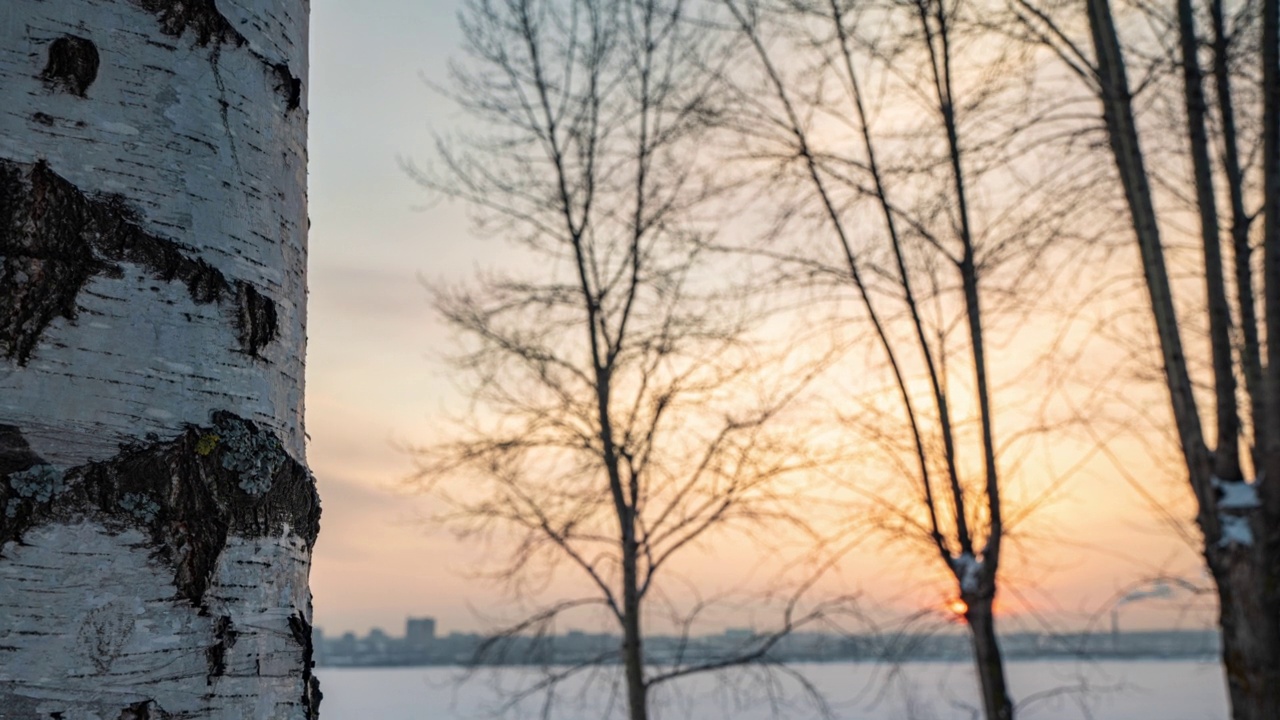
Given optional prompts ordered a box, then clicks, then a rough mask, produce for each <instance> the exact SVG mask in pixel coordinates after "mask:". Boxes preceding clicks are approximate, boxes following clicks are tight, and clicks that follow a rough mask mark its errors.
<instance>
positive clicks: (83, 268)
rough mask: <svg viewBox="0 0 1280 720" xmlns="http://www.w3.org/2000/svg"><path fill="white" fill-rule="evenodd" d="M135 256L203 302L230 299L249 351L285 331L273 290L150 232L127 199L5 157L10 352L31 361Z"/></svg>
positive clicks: (5, 327) (2, 338)
mask: <svg viewBox="0 0 1280 720" xmlns="http://www.w3.org/2000/svg"><path fill="white" fill-rule="evenodd" d="M125 262H127V263H131V264H134V265H137V266H139V267H142V268H144V269H145V270H146V271H147V272H148V273H150V274H151V275H152V276H153V277H155V278H156V279H157V280H161V281H164V282H181V283H183V284H184V285H186V287H187V291H188V294H189V295H190V296H191V299H192V300H193V301H194V302H196V303H198V304H218V305H225V306H228V309H229V310H230V311H232V312H234V315H233V316H232V318H231V322H232V323H234V324H235V326H236V328H237V330H238V333H237V334H238V338H237V340H238V343H239V347H238V348H237V350H239V351H240V352H243V353H245V354H248V355H251V356H253V357H255V358H261V357H262V348H263V347H264V346H265V345H266V344H268V343H270V342H271V341H272V340H274V339H275V337H276V322H277V318H276V309H275V303H274V302H273V301H272V300H271V299H270V298H268V297H266V296H265V295H263V294H262V293H260V292H258V290H257V289H256V288H254V287H252V286H251V285H249V284H248V283H245V282H242V281H232V280H229V279H227V278H226V277H225V276H224V275H223V274H222V273H221V272H220V271H218V270H217V269H216V268H214V267H213V266H212V265H210V264H208V263H207V262H205V261H204V260H201V259H199V258H196V257H194V252H193V251H192V250H191V249H190V248H187V247H184V246H182V245H180V244H178V243H176V242H173V241H171V240H166V239H164V238H159V237H156V236H154V235H151V234H148V233H147V232H145V231H143V230H142V228H141V227H140V226H139V223H138V222H137V219H136V217H135V215H134V213H132V212H131V211H130V210H129V209H128V208H127V207H125V205H124V204H123V203H122V202H121V201H120V200H119V199H118V198H115V197H110V196H91V195H87V194H85V193H84V192H82V191H80V190H79V189H78V188H76V187H75V186H74V185H72V184H71V183H70V182H68V181H67V180H66V179H64V178H62V177H61V176H59V175H58V174H57V173H55V172H53V170H51V169H50V168H49V166H48V165H46V164H45V163H43V162H38V163H34V164H24V163H15V162H11V161H8V160H0V356H4V357H6V358H8V359H10V360H14V361H16V362H17V363H18V364H20V365H24V364H26V363H27V361H28V360H29V359H30V358H31V353H32V352H33V351H34V350H35V348H36V346H37V345H38V344H39V341H40V338H41V336H42V335H43V333H44V332H45V330H46V329H47V328H48V326H49V324H50V323H52V322H53V320H54V319H55V318H57V317H64V318H66V319H68V320H75V318H76V309H77V305H76V301H77V298H78V297H79V295H80V293H81V291H82V290H83V289H84V287H85V286H86V285H87V284H88V283H89V281H90V280H91V279H92V278H94V277H95V276H98V275H106V276H118V275H119V274H120V272H121V268H120V266H119V263H125ZM246 298H247V299H246ZM233 304H234V305H233ZM246 306H247V307H248V309H247V310H246ZM246 328H247V329H246Z"/></svg>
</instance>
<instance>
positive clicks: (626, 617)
mask: <svg viewBox="0 0 1280 720" xmlns="http://www.w3.org/2000/svg"><path fill="white" fill-rule="evenodd" d="M624 543H626V544H628V545H629V547H627V548H626V549H625V550H624V553H625V554H624V556H623V570H622V574H623V580H622V582H623V586H624V587H623V618H622V660H623V664H624V665H625V669H626V678H627V705H628V708H629V711H630V715H629V716H628V717H630V719H631V720H649V693H648V687H647V686H646V683H645V677H644V646H643V642H644V638H643V636H642V635H641V633H640V592H639V587H640V586H639V575H638V572H637V567H636V560H637V552H638V548H637V546H636V543H635V540H634V539H633V538H627V539H625V540H624Z"/></svg>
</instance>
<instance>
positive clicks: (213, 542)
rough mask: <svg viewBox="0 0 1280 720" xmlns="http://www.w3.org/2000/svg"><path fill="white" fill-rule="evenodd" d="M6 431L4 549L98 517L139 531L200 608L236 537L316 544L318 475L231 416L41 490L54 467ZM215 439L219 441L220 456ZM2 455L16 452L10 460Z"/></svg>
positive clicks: (73, 471) (0, 500) (128, 451)
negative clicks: (62, 524) (49, 526)
mask: <svg viewBox="0 0 1280 720" xmlns="http://www.w3.org/2000/svg"><path fill="white" fill-rule="evenodd" d="M4 427H7V426H0V463H7V464H6V465H4V467H6V468H8V469H7V471H6V472H4V473H3V475H0V507H5V508H6V510H7V511H6V512H4V513H0V548H2V547H3V546H4V545H5V544H6V543H9V542H21V540H22V535H23V533H24V532H25V531H26V530H27V529H29V528H31V527H34V526H37V525H40V524H45V523H49V522H56V521H68V520H75V519H83V518H92V519H95V520H97V521H100V522H102V523H104V524H106V525H107V526H117V527H123V526H128V527H137V528H139V529H142V530H144V531H146V532H147V533H149V534H150V535H151V536H152V538H153V540H154V541H155V543H156V547H157V548H159V554H160V555H161V556H162V557H163V558H164V559H165V560H166V561H167V562H168V563H169V564H170V565H171V566H172V567H173V569H174V582H175V585H176V586H177V588H178V592H179V594H180V595H181V596H182V597H183V598H185V599H186V600H188V601H189V602H191V604H192V605H194V606H196V607H201V606H202V605H203V602H204V593H205V590H206V589H207V588H208V585H209V578H210V574H211V572H212V571H213V568H214V565H215V563H216V562H217V560H218V556H219V555H220V554H221V552H222V550H223V548H224V547H225V546H226V544H227V537H228V535H231V534H234V535H237V536H240V537H249V538H254V537H267V536H280V535H285V534H294V535H296V536H298V537H300V538H301V539H303V541H305V542H306V544H307V547H308V548H310V547H311V546H312V545H313V544H314V543H315V538H316V534H317V533H318V531H319V528H320V500H319V496H318V495H317V494H316V489H315V481H314V479H313V477H312V476H311V473H310V472H309V471H308V470H307V469H306V467H304V466H303V465H302V464H301V463H299V462H298V461H297V460H295V459H294V458H292V457H290V456H289V455H288V453H287V452H286V451H285V450H284V447H283V446H282V445H281V443H280V440H279V438H277V437H276V436H275V434H274V433H271V432H269V431H267V430H265V429H263V428H261V427H259V426H258V425H257V424H256V423H254V422H252V421H249V420H245V419H243V418H240V417H238V416H236V415H234V414H232V413H228V412H217V413H214V415H213V418H212V421H211V424H210V425H209V426H207V427H197V426H191V427H188V428H187V429H186V430H185V431H183V432H182V433H181V434H179V435H178V436H177V437H176V438H173V439H170V440H163V441H151V442H147V443H143V444H137V445H133V446H130V447H125V448H122V449H121V451H120V454H119V455H117V456H116V457H113V458H111V459H109V460H104V461H100V462H93V463H89V464H87V465H83V466H79V467H74V468H68V469H65V470H60V471H58V473H57V477H58V481H57V483H46V484H43V485H40V486H39V488H36V489H34V490H33V488H34V487H35V484H38V483H36V480H37V478H34V476H33V473H32V470H33V468H36V469H38V468H45V467H49V466H47V465H43V464H37V463H36V460H38V458H35V457H34V456H33V455H30V454H29V453H28V454H27V455H23V452H24V451H23V447H25V443H23V442H21V438H20V435H17V436H15V435H14V432H13V431H5V430H4ZM210 437H216V438H218V440H217V441H216V443H214V444H213V446H212V447H211V446H210V442H209V440H208V438H210ZM4 447H10V448H17V450H16V452H9V453H8V454H5V452H4V451H3V449H4ZM14 457H17V458H19V460H13V459H12V458H14ZM5 458H11V459H9V460H6V459H5ZM249 475H251V476H252V477H251V479H248V480H247V479H246V476H249ZM29 476H31V477H29ZM42 477H43V476H42ZM40 482H43V480H41V481H40ZM33 483H35V484H33ZM46 485H48V487H47V488H46ZM45 489H47V490H48V492H44V490H45ZM10 508H11V509H12V510H11V511H8V510H9V509H10ZM233 642H234V641H233Z"/></svg>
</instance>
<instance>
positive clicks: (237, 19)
mask: <svg viewBox="0 0 1280 720" xmlns="http://www.w3.org/2000/svg"><path fill="white" fill-rule="evenodd" d="M307 13H308V3H307V2H306V0H285V1H284V2H279V1H275V0H272V1H270V2H269V1H268V0H216V2H215V0H192V1H188V2H176V1H174V0H80V1H79V2H74V3H70V2H43V1H42V0H4V2H3V3H2V4H0V715H3V716H4V717H14V718H36V717H39V718H67V719H68V720H69V719H72V718H111V719H112V720H115V719H116V718H120V719H121V720H123V719H125V718H197V717H198V718H227V719H228V720H230V719H232V718H236V719H238V718H313V717H316V715H317V708H318V704H319V698H320V694H319V691H318V687H317V685H316V682H315V680H314V678H313V677H312V675H311V670H310V666H311V640H310V637H311V630H310V624H309V623H310V617H311V609H310V593H309V591H308V589H307V575H308V570H309V567H310V556H311V547H312V544H313V543H314V541H315V537H316V532H317V530H318V527H319V502H318V498H317V496H316V492H315V484H314V480H313V478H312V477H311V475H310V473H309V472H308V470H307V469H306V466H305V458H304V445H303V438H304V432H303V426H302V398H303V395H302V365H303V350H304V342H305V332H304V321H305V297H306V277H305V271H306V229H307V217H306V196H305V184H306V147H305V143H306V106H305V93H304V86H303V83H302V81H301V80H300V78H305V76H306V70H307Z"/></svg>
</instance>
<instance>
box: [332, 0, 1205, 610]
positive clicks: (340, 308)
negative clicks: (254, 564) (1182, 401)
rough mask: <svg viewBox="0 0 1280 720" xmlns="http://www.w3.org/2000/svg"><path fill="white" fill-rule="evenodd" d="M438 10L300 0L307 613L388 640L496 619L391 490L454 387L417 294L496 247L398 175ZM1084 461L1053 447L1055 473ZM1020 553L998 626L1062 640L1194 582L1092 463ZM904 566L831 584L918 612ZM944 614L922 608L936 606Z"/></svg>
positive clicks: (449, 19) (1127, 493)
mask: <svg viewBox="0 0 1280 720" xmlns="http://www.w3.org/2000/svg"><path fill="white" fill-rule="evenodd" d="M455 12H456V6H455V4H454V3H453V2H452V1H451V0H368V1H367V2H362V3H350V2H341V1H340V0H317V1H316V2H314V3H313V4H312V40H311V42H312V45H311V47H312V56H311V84H310V88H311V94H310V111H311V116H310V118H311V119H310V122H311V141H310V167H311V172H310V178H311V180H310V213H311V219H312V227H311V235H310V244H311V260H310V278H311V279H310V287H311V295H310V310H309V353H308V359H307V426H308V431H309V434H310V438H311V442H310V446H309V451H308V452H309V462H310V465H311V467H312V469H313V471H314V472H315V474H316V476H317V477H318V478H319V482H320V490H321V495H322V498H323V503H324V517H323V521H322V532H321V537H320V540H319V543H318V545H317V548H316V553H315V560H314V568H313V571H312V589H313V593H314V595H315V618H316V624H317V625H319V626H321V627H323V628H324V630H325V632H326V633H330V634H332V633H340V632H344V631H347V630H354V631H356V632H359V633H364V632H366V631H367V630H368V629H369V628H370V627H371V626H381V627H383V628H385V629H387V630H388V631H390V632H392V633H393V634H399V633H400V632H402V628H403V621H404V618H405V616H406V615H431V616H434V617H436V618H437V619H438V620H439V625H440V629H441V631H443V632H449V631H451V630H478V629H482V628H483V626H484V620H483V617H482V616H483V615H485V614H489V613H492V612H497V611H500V609H501V608H500V606H501V602H502V598H501V596H499V595H497V594H496V593H495V591H494V589H493V588H492V587H491V586H489V585H486V584H484V583H483V582H480V581H475V580H468V579H467V578H466V577H465V573H466V570H467V569H468V568H469V567H470V566H471V565H472V563H473V562H474V560H475V559H476V558H477V553H479V552H480V549H478V548H475V547H469V546H466V545H462V544H460V543H459V542H458V541H456V540H454V539H453V538H452V537H451V536H450V535H448V534H447V533H445V532H444V531H442V530H440V529H439V528H435V527H432V526H431V525H430V524H429V523H426V522H425V518H426V516H427V515H429V514H430V508H429V507H428V505H427V503H426V502H425V501H423V500H422V499H420V498H415V497H412V496H409V495H407V494H405V493H403V492H400V491H399V490H398V489H397V488H398V487H399V486H400V485H401V484H402V481H403V480H404V478H406V477H407V476H408V475H409V474H410V473H411V471H412V467H413V465H412V461H411V457H410V455H409V454H408V453H407V451H406V449H405V447H406V446H407V445H410V444H414V443H424V442H427V441H429V440H430V439H431V438H432V437H433V433H435V432H437V431H438V429H439V428H440V427H441V425H440V422H441V421H440V419H439V418H440V413H441V410H442V409H443V407H444V406H445V405H446V404H447V403H448V402H450V400H451V399H452V398H453V397H454V395H453V393H454V392H455V390H454V385H453V384H452V382H451V381H450V379H449V378H448V377H447V376H446V374H445V372H444V366H443V364H442V363H441V362H440V357H439V355H440V354H441V353H443V352H446V351H448V350H449V349H450V348H449V346H448V344H447V343H448V341H449V337H448V335H447V334H446V333H445V332H444V331H443V330H442V328H441V327H440V325H439V323H438V322H437V321H436V320H435V319H434V318H433V317H432V314H431V312H430V310H429V308H428V305H427V293H426V291H425V289H424V287H423V285H422V282H421V281H422V280H423V279H425V280H428V281H434V280H441V279H450V280H456V279H461V278H465V277H467V276H468V275H469V274H471V273H472V272H473V271H474V270H475V269H476V268H478V267H482V266H483V265H484V264H485V263H486V262H488V261H490V260H491V259H493V258H495V257H497V256H499V255H500V254H501V253H502V252H503V249H504V247H503V245H502V244H501V242H500V241H499V240H498V239H496V238H493V239H481V238H477V237H474V236H473V235H472V234H471V233H470V232H469V226H468V222H467V219H466V215H465V211H464V209H463V208H461V207H459V206H456V205H450V204H438V203H437V204H433V203H430V202H429V198H428V197H427V196H426V194H425V193H424V191H423V190H422V189H421V188H419V187H418V186H417V185H415V184H414V182H413V181H412V180H411V179H410V178H409V177H408V176H407V175H406V174H405V173H404V172H402V171H401V169H400V167H399V165H398V162H397V159H398V158H412V159H415V160H417V161H419V162H421V161H423V160H425V159H427V158H429V157H430V153H431V146H432V139H431V130H432V129H433V128H435V129H438V130H445V129H447V128H448V127H449V126H450V123H451V122H454V121H455V117H454V116H453V115H451V111H450V109H449V106H448V103H447V102H446V101H445V100H444V99H443V98H441V97H439V96H438V95H437V94H436V93H434V92H433V91H432V90H430V89H429V88H428V87H427V86H426V85H425V84H424V83H423V81H422V77H424V76H425V77H426V78H429V79H433V80H442V79H443V78H444V75H445V66H446V62H447V60H448V58H449V57H450V56H451V55H456V51H457V43H458V32H457V29H456V18H455ZM1156 401H1157V402H1167V401H1165V400H1164V398H1162V397H1157V398H1156ZM1153 412H1158V413H1164V412H1166V410H1165V408H1164V407H1163V406H1154V409H1153ZM1086 446H1087V444H1086V443H1083V442H1081V443H1077V444H1075V445H1071V446H1066V447H1064V448H1061V449H1060V451H1059V452H1058V453H1057V455H1059V456H1061V457H1059V458H1058V459H1059V460H1061V461H1062V462H1061V463H1060V465H1061V466H1062V467H1066V466H1068V465H1070V464H1071V457H1070V456H1071V455H1072V454H1078V453H1080V452H1084V451H1085V449H1086ZM1119 452H1120V454H1121V455H1120V459H1121V460H1122V461H1124V462H1128V461H1132V462H1133V463H1134V466H1133V467H1132V468H1131V470H1132V472H1133V474H1134V476H1135V477H1136V479H1137V480H1139V481H1140V482H1142V483H1143V484H1144V487H1146V488H1147V489H1148V491H1149V492H1151V493H1152V494H1154V495H1156V496H1158V497H1159V498H1160V499H1161V500H1162V501H1166V502H1170V503H1172V504H1175V505H1176V503H1177V502H1178V500H1179V498H1185V494H1186V490H1185V482H1184V481H1183V479H1182V478H1181V477H1180V476H1172V477H1170V476H1166V475H1165V474H1164V472H1163V471H1162V470H1160V469H1159V468H1154V467H1152V466H1151V464H1150V463H1144V462H1143V461H1142V460H1140V459H1139V458H1140V457H1141V456H1140V454H1139V453H1137V452H1136V451H1135V452H1133V453H1130V454H1126V452H1127V451H1126V450H1125V449H1124V448H1120V450H1119ZM1173 466H1174V467H1176V463H1175V464H1174V465H1173ZM1023 471H1024V472H1027V473H1036V472H1039V473H1041V474H1045V473H1048V472H1049V470H1048V469H1046V468H1039V469H1038V470H1036V469H1035V468H1032V469H1030V470H1029V469H1027V468H1025V467H1024V468H1023ZM1015 494H1016V493H1015ZM1185 507H1186V506H1185V503H1184V505H1183V508H1184V510H1183V514H1184V515H1187V513H1186V512H1185ZM1023 545H1024V546H1025V548H1026V550H1027V553H1026V555H1025V556H1021V557H1022V559H1020V558H1019V557H1015V558H1014V559H1013V560H1012V561H1011V564H1010V565H1009V566H1008V572H1006V573H1004V576H1003V577H1004V582H1005V585H1004V587H1005V588H1006V589H1007V592H1005V593H1004V594H1002V596H1001V600H1000V602H1001V609H1002V611H1003V612H1004V613H1005V614H1006V616H1008V617H1010V618H1013V619H1014V620H1015V621H1016V625H1015V626H1016V627H1022V628H1027V629H1033V628H1038V627H1039V628H1041V629H1043V626H1041V625H1039V623H1040V622H1041V621H1046V622H1051V623H1059V624H1060V626H1061V627H1067V626H1071V625H1076V626H1078V625H1079V624H1080V623H1082V622H1084V621H1085V620H1087V618H1088V617H1089V616H1090V615H1091V614H1093V613H1097V612H1098V611H1100V610H1101V609H1103V608H1104V607H1105V606H1106V605H1107V603H1108V601H1109V600H1111V599H1112V598H1114V597H1115V596H1116V594H1117V593H1121V592H1123V590H1124V588H1126V587H1127V586H1129V585H1131V584H1132V583H1134V582H1137V581H1140V580H1141V579H1142V578H1144V577H1149V576H1151V575H1153V574H1155V573H1157V572H1162V571H1163V572H1171V573H1183V574H1186V575H1187V576H1188V577H1189V578H1191V579H1193V580H1203V575H1202V573H1201V571H1200V569H1199V566H1198V564H1197V562H1196V558H1195V555H1194V554H1193V553H1191V552H1190V551H1189V550H1188V549H1187V548H1186V546H1185V545H1182V544H1181V543H1180V542H1179V541H1178V540H1177V538H1176V536H1175V535H1174V534H1172V533H1171V532H1169V531H1168V530H1167V529H1165V528H1164V527H1163V526H1162V524H1161V522H1160V520H1159V519H1157V518H1156V517H1155V516H1154V514H1153V513H1152V512H1151V511H1150V510H1149V509H1148V507H1147V505H1146V504H1145V503H1144V501H1143V500H1142V498H1140V497H1139V495H1138V494H1137V493H1135V492H1134V491H1133V490H1132V489H1131V488H1130V487H1129V485H1127V484H1126V483H1125V482H1124V481H1123V480H1122V479H1121V478H1120V477H1119V475H1118V474H1117V473H1116V472H1115V471H1114V469H1113V466H1112V465H1111V464H1110V462H1109V461H1108V460H1107V459H1106V458H1105V457H1102V456H1098V457H1096V458H1095V459H1094V460H1093V461H1092V462H1090V463H1089V464H1088V465H1087V466H1086V467H1085V468H1084V469H1083V470H1082V471H1081V472H1080V473H1079V474H1078V475H1077V476H1075V479H1074V480H1073V481H1072V482H1071V484H1069V485H1068V486H1067V488H1066V491H1065V492H1064V494H1063V495H1062V496H1061V497H1060V498H1059V499H1058V500H1057V501H1055V502H1053V503H1051V504H1049V505H1048V506H1047V507H1045V508H1043V509H1042V510H1041V511H1040V514H1039V516H1038V519H1037V522H1036V523H1034V527H1033V528H1031V529H1029V530H1028V536H1027V537H1026V538H1025V539H1024V541H1023ZM753 562H754V558H752V557H751V556H750V555H749V554H748V553H747V552H745V551H743V550H740V549H736V548H722V549H717V551H716V552H706V553H704V554H703V556H702V557H700V558H694V560H692V561H691V567H694V568H699V567H700V568H702V571H701V574H702V575H704V576H705V577H707V578H710V579H711V581H712V582H719V581H724V582H732V581H733V579H732V577H731V573H722V572H721V571H722V570H723V569H724V568H726V567H730V568H731V567H735V566H742V565H749V564H751V563H753ZM923 562H924V563H925V568H926V569H925V570H919V569H917V568H916V565H915V564H914V563H911V562H904V556H903V555H902V554H901V553H900V552H898V551H895V550H893V549H883V548H879V546H878V545H876V544H875V543H869V544H868V545H867V546H866V547H865V548H863V549H860V550H859V551H858V552H857V553H856V554H854V555H853V556H851V559H850V561H849V562H848V563H847V565H846V566H845V567H844V568H843V572H842V573H840V574H839V575H838V576H836V577H833V579H832V581H831V587H832V588H838V589H840V590H843V591H858V590H866V591H868V592H870V591H872V590H873V589H874V591H875V592H874V593H873V594H874V595H875V596H876V597H878V598H881V599H883V600H884V601H885V602H886V603H888V604H889V607H891V608H892V609H893V610H895V611H900V612H910V611H911V610H915V609H918V608H919V607H920V606H921V604H925V603H927V602H928V600H929V599H930V593H931V592H933V590H931V588H936V589H938V592H941V591H943V590H945V589H946V587H947V585H946V583H944V582H939V580H941V579H942V578H943V575H942V571H941V566H940V565H939V564H938V561H937V560H936V558H928V559H926V560H924V561H923ZM945 600H946V598H945V597H944V596H942V595H938V596H937V598H936V603H937V606H938V607H942V606H943V603H945ZM1153 605H1158V603H1156V604H1153ZM1177 607H1180V604H1178V605H1177V606H1175V604H1168V603H1167V604H1166V607H1165V608H1164V609H1165V610H1170V609H1173V610H1174V612H1172V613H1170V612H1165V613H1163V614H1158V615H1157V614H1151V615H1149V616H1146V615H1144V614H1145V613H1146V610H1147V608H1146V607H1145V606H1142V607H1139V606H1134V607H1133V608H1132V609H1126V611H1125V616H1124V623H1125V624H1126V626H1130V627H1136V626H1139V625H1143V624H1147V625H1150V624H1159V625H1167V624H1169V623H1171V622H1175V621H1177V619H1178V616H1177V612H1176V610H1177ZM1150 609H1151V610H1157V609H1159V608H1158V607H1152V608H1150ZM731 620H737V621H741V622H751V621H752V618H751V617H749V613H747V614H746V615H743V616H741V617H738V618H731ZM1184 622H1185V620H1184ZM1006 627H1009V626H1006Z"/></svg>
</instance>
